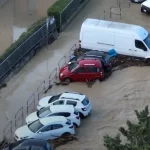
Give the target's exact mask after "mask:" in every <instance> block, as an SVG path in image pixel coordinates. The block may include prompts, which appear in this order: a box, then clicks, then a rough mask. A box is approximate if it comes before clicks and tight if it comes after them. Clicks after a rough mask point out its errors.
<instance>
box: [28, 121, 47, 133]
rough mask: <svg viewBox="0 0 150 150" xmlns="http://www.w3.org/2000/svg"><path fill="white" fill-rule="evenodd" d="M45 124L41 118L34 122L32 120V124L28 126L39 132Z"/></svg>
mask: <svg viewBox="0 0 150 150" xmlns="http://www.w3.org/2000/svg"><path fill="white" fill-rule="evenodd" d="M43 126H44V125H43V124H41V122H40V121H39V120H36V121H34V122H32V123H31V124H29V125H28V128H29V129H30V130H31V131H32V132H34V133H35V132H37V131H38V130H39V129H41V128H42V127H43Z"/></svg>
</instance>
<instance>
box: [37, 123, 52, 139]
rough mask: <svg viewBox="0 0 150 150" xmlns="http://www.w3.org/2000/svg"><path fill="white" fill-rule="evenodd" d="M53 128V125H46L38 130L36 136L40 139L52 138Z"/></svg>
mask: <svg viewBox="0 0 150 150" xmlns="http://www.w3.org/2000/svg"><path fill="white" fill-rule="evenodd" d="M51 129H52V126H51V125H47V126H44V127H43V128H42V129H40V130H39V131H38V132H37V134H36V138H38V139H44V140H48V139H51V138H52V136H51V134H50V131H51Z"/></svg>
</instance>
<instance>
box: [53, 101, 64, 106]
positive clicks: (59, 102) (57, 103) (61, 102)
mask: <svg viewBox="0 0 150 150" xmlns="http://www.w3.org/2000/svg"><path fill="white" fill-rule="evenodd" d="M63 104H64V101H63V100H60V101H57V102H55V103H53V105H63Z"/></svg>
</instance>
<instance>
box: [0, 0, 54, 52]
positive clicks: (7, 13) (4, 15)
mask: <svg viewBox="0 0 150 150" xmlns="http://www.w3.org/2000/svg"><path fill="white" fill-rule="evenodd" d="M0 2H1V3H0V18H1V19H0V45H1V47H0V55H1V54H2V53H3V52H4V50H5V49H6V48H8V47H9V46H10V45H11V44H12V43H13V42H14V41H15V40H17V39H18V38H19V36H20V35H21V34H22V33H23V32H24V31H26V29H27V28H28V27H29V26H30V25H31V24H32V23H34V22H35V21H36V20H38V19H40V18H42V17H44V16H46V15H47V8H49V7H50V6H51V5H52V4H53V3H54V2H55V0H42V1H41V0H0ZM2 2H3V3H2ZM2 4H3V5H2Z"/></svg>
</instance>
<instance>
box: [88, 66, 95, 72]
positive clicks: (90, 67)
mask: <svg viewBox="0 0 150 150" xmlns="http://www.w3.org/2000/svg"><path fill="white" fill-rule="evenodd" d="M87 70H88V72H90V73H92V72H97V68H96V67H93V66H88V68H87Z"/></svg>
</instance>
